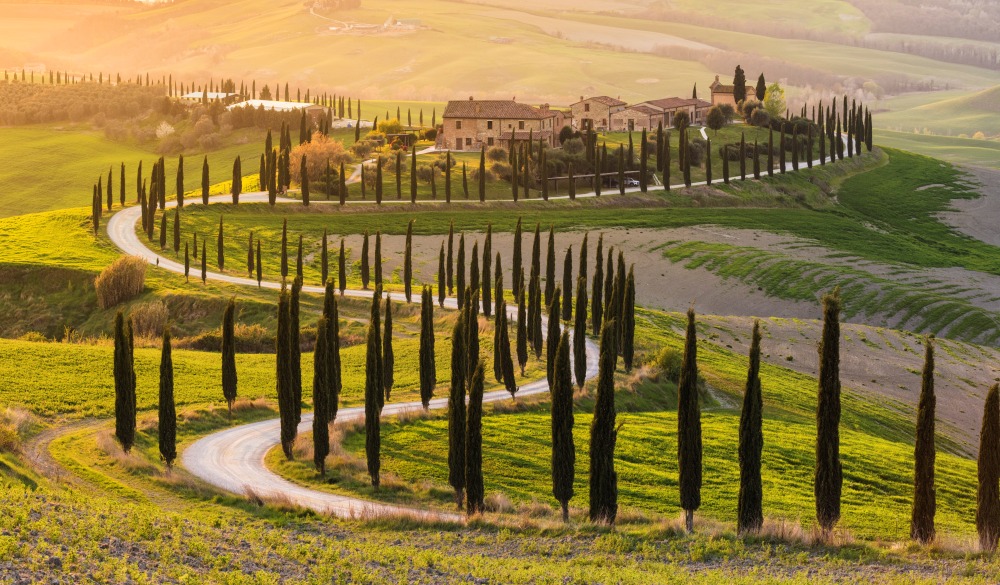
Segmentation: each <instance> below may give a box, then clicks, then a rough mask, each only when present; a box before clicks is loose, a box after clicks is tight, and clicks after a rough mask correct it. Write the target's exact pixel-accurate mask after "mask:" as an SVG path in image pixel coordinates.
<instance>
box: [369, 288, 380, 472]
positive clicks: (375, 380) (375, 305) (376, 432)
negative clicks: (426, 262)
mask: <svg viewBox="0 0 1000 585" xmlns="http://www.w3.org/2000/svg"><path fill="white" fill-rule="evenodd" d="M380 292H381V291H379V290H378V288H377V287H376V289H375V295H374V296H373V297H372V316H371V321H370V322H369V324H368V338H367V339H368V345H367V353H366V354H365V355H366V358H365V364H366V366H365V455H366V457H367V461H368V476H369V477H370V478H371V482H372V486H373V487H374V488H375V489H378V487H379V470H380V469H381V466H382V459H381V450H382V432H381V421H380V417H381V415H382V404H383V396H382V377H383V374H382V368H381V367H380V365H381V362H382V359H381V355H380V352H381V350H382V348H381V344H380V339H379V337H380V335H379V318H378V312H379V297H380V294H379V293H380Z"/></svg>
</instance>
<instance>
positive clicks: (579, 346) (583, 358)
mask: <svg viewBox="0 0 1000 585" xmlns="http://www.w3.org/2000/svg"><path fill="white" fill-rule="evenodd" d="M573 373H574V374H575V375H576V384H577V386H579V387H580V388H583V383H584V382H585V381H586V380H587V277H586V276H580V277H579V278H577V279H576V321H575V322H574V323H573Z"/></svg>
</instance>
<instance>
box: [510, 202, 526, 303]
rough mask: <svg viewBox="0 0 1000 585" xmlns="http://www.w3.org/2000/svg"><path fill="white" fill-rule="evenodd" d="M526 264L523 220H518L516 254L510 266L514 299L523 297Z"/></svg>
mask: <svg viewBox="0 0 1000 585" xmlns="http://www.w3.org/2000/svg"><path fill="white" fill-rule="evenodd" d="M523 266H524V262H523V261H522V259H521V218H520V217H518V218H517V225H516V226H514V252H513V254H512V260H511V265H510V274H511V281H512V285H513V288H514V297H515V298H517V297H519V296H520V295H521V291H522V290H523V289H524V282H523V281H524V270H523V269H522V267H523Z"/></svg>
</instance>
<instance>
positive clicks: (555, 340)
mask: <svg viewBox="0 0 1000 585" xmlns="http://www.w3.org/2000/svg"><path fill="white" fill-rule="evenodd" d="M561 297H562V293H561V291H560V289H559V287H556V290H555V291H554V292H553V293H552V303H551V304H550V305H549V318H548V321H547V325H548V331H547V332H546V334H545V374H546V378H547V379H548V381H549V392H551V391H552V385H553V384H554V378H553V377H552V376H553V374H554V373H555V365H556V351H557V350H558V349H559V317H560V315H561V314H562V308H561V305H560V302H561Z"/></svg>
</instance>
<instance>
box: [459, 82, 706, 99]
mask: <svg viewBox="0 0 1000 585" xmlns="http://www.w3.org/2000/svg"><path fill="white" fill-rule="evenodd" d="M716 79H719V78H718V77H716ZM469 101H470V102H471V101H472V96H471V95H470V96H469Z"/></svg>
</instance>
